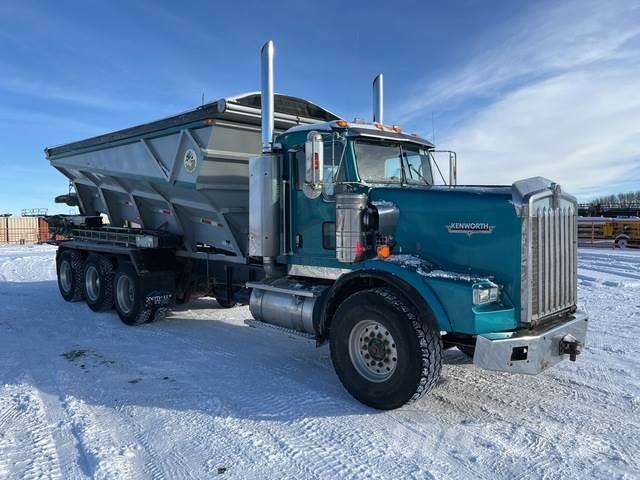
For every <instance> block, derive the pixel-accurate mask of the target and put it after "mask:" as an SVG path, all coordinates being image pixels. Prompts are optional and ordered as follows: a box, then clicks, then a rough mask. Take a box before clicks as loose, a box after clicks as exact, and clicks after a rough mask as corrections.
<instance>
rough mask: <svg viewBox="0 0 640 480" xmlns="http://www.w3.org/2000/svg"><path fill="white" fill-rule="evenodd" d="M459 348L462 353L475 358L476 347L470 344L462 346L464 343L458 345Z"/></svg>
mask: <svg viewBox="0 0 640 480" xmlns="http://www.w3.org/2000/svg"><path fill="white" fill-rule="evenodd" d="M458 350H460V351H461V352H462V353H464V354H465V355H466V356H467V357H471V358H473V356H474V355H475V353H476V347H470V346H467V345H465V346H462V345H458Z"/></svg>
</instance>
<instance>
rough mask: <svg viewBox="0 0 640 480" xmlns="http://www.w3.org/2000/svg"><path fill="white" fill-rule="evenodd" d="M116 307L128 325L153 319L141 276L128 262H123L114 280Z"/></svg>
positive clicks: (121, 318)
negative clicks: (145, 297)
mask: <svg viewBox="0 0 640 480" xmlns="http://www.w3.org/2000/svg"><path fill="white" fill-rule="evenodd" d="M113 285H114V290H115V295H114V297H115V298H114V300H115V307H116V311H117V312H118V316H119V317H120V320H122V321H123V322H124V323H126V324H127V325H140V324H142V323H147V322H150V321H151V320H153V309H152V308H149V307H146V306H145V304H144V302H145V300H144V295H143V294H142V289H141V286H140V277H139V276H138V274H137V272H136V270H135V268H133V265H131V264H130V263H128V262H124V263H121V264H120V265H119V266H118V270H117V272H116V274H115V278H114V281H113Z"/></svg>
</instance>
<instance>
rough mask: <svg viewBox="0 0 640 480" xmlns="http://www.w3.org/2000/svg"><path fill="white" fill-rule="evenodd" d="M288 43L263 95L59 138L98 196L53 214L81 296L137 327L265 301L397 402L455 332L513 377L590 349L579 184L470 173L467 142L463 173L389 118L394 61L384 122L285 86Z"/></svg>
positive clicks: (59, 163) (66, 162) (418, 387)
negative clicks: (343, 114) (172, 313)
mask: <svg viewBox="0 0 640 480" xmlns="http://www.w3.org/2000/svg"><path fill="white" fill-rule="evenodd" d="M273 54H274V49H273V44H272V42H268V43H267V44H265V46H264V47H263V49H262V88H261V91H260V92H259V93H249V94H244V95H239V96H235V97H228V98H224V99H220V100H218V101H216V102H212V103H209V104H206V105H203V106H201V107H198V108H196V109H194V110H191V111H188V112H185V113H183V114H180V115H177V116H174V117H170V118H166V119H163V120H159V121H155V122H151V123H147V124H144V125H140V126H137V127H132V128H127V129H125V130H120V131H117V132H114V133H109V134H106V135H101V136H98V137H94V138H90V139H87V140H82V141H79V142H74V143H70V144H67V145H62V146H58V147H53V148H47V149H45V153H46V157H47V158H48V160H49V161H50V163H51V165H52V166H53V167H55V168H56V169H58V170H59V171H60V172H61V173H62V174H63V175H65V176H66V177H67V178H68V179H69V180H70V182H71V183H72V185H73V192H72V193H71V194H66V195H63V196H61V197H60V199H61V200H62V201H64V202H66V203H68V204H70V205H77V206H78V208H79V210H80V214H79V215H77V216H57V217H56V218H55V219H52V220H50V223H51V224H52V229H53V232H54V233H56V234H57V235H63V236H64V238H65V240H59V241H56V242H55V243H56V245H58V253H57V257H56V262H57V272H58V285H59V288H60V292H61V294H62V296H63V298H64V299H66V300H68V301H85V302H86V303H87V305H88V306H89V307H90V308H91V309H92V310H94V311H97V312H99V311H105V310H109V309H111V308H113V307H115V309H116V311H117V313H118V315H119V317H120V318H121V320H122V321H123V322H124V323H126V324H128V325H138V324H141V323H145V322H149V321H152V320H154V319H155V318H159V317H161V316H162V315H163V314H164V313H166V310H167V309H170V308H171V307H172V306H173V305H176V304H180V303H184V302H188V301H189V300H190V299H193V298H196V297H201V296H213V297H215V298H216V300H217V302H218V303H219V304H220V305H221V306H222V307H226V308H231V307H233V306H234V305H236V304H238V303H240V304H248V305H249V308H250V311H251V314H252V316H253V318H252V319H248V323H249V324H251V325H252V326H259V327H266V328H276V329H278V330H282V331H285V332H287V333H294V334H296V335H300V336H303V337H305V338H308V339H311V340H313V341H314V342H315V343H316V344H317V345H322V344H324V343H326V342H328V343H329V344H330V349H331V358H332V361H333V364H334V367H335V369H336V372H337V374H338V377H339V379H340V381H341V382H342V383H343V385H344V386H345V388H346V389H347V390H348V391H349V392H350V393H351V394H352V395H353V396H354V397H355V398H356V399H358V400H360V401H362V402H363V403H365V404H367V405H370V406H372V407H374V408H379V409H392V408H397V407H400V406H402V405H404V404H406V403H410V402H413V401H415V400H417V399H419V398H420V397H421V396H423V395H424V394H426V393H427V392H429V391H430V390H431V389H432V388H433V387H434V386H435V384H436V382H437V380H438V378H439V376H440V372H441V366H442V350H443V348H452V347H458V348H459V349H461V350H462V351H463V352H466V353H467V354H468V355H470V356H471V357H472V358H473V362H474V363H475V364H476V365H477V366H478V367H481V368H487V369H492V370H498V371H506V372H512V373H524V374H537V373H540V372H542V371H544V370H546V369H547V368H549V367H551V366H553V365H555V364H556V363H558V362H560V361H562V360H565V359H570V360H576V356H577V355H578V354H579V353H580V352H581V350H582V347H583V345H584V342H585V340H586V331H587V321H588V315H587V313H586V312H584V311H580V310H578V309H577V307H576V300H577V275H576V269H577V224H576V215H577V203H576V200H575V198H574V197H572V196H571V195H569V194H567V193H565V192H563V191H562V189H561V188H560V186H559V185H557V184H555V183H553V182H551V181H549V180H547V179H544V178H539V177H537V178H531V179H526V180H520V181H517V182H515V183H513V185H509V186H462V185H457V181H456V175H457V157H456V155H455V153H454V152H446V156H447V158H448V160H449V165H448V167H449V168H448V172H449V178H448V179H445V178H444V176H443V174H442V172H443V171H446V169H445V168H440V166H439V165H438V163H437V162H436V156H435V155H436V153H437V150H436V148H435V146H434V145H433V144H432V143H431V142H429V141H427V140H425V139H423V138H421V137H419V136H417V135H412V134H406V133H404V132H403V131H402V129H401V128H400V127H399V126H397V125H388V124H386V123H385V122H384V110H383V102H382V99H383V78H382V75H379V76H378V77H376V79H375V80H374V114H373V121H372V122H371V123H366V122H364V121H361V120H357V121H353V122H350V121H346V120H345V119H343V118H340V117H339V116H337V115H335V114H334V113H332V112H330V111H328V110H327V109H324V108H322V107H320V106H318V105H316V104H314V103H312V102H310V101H308V100H304V99H300V98H296V97H291V96H287V95H279V94H275V93H274V89H273V85H274V79H273V75H274V73H273ZM443 167H444V166H443ZM437 174H440V176H441V178H442V180H443V183H444V185H437V181H436V178H437V177H436V175H437ZM107 220H108V221H107ZM248 348H250V347H248Z"/></svg>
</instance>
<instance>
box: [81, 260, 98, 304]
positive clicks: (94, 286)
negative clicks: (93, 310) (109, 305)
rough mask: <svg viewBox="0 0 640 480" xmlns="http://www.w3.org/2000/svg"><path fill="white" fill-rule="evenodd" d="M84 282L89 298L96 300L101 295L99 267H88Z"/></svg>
mask: <svg viewBox="0 0 640 480" xmlns="http://www.w3.org/2000/svg"><path fill="white" fill-rule="evenodd" d="M84 283H85V287H86V291H87V298H88V299H89V300H90V301H92V302H95V301H96V300H98V296H99V295H100V274H99V273H98V269H97V268H96V267H94V266H93V265H89V266H88V267H87V271H86V272H85V274H84Z"/></svg>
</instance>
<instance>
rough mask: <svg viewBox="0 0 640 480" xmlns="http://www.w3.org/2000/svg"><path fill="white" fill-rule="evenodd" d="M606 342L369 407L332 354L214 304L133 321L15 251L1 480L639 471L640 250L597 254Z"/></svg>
mask: <svg viewBox="0 0 640 480" xmlns="http://www.w3.org/2000/svg"><path fill="white" fill-rule="evenodd" d="M579 266H580V268H579V283H580V286H579V293H580V302H581V303H582V304H583V306H584V307H586V308H587V309H589V310H590V313H591V317H592V321H591V325H590V332H589V345H588V347H587V348H586V351H585V352H584V354H583V355H582V356H581V357H579V359H578V361H577V362H576V363H570V362H564V363H562V364H561V365H559V366H558V367H556V368H555V369H552V370H550V371H548V372H546V373H544V374H542V375H538V376H535V377H526V376H515V375H508V374H501V373H492V372H488V371H482V370H479V369H477V368H475V367H474V366H473V365H471V364H469V363H468V362H467V361H466V360H465V357H464V356H463V355H462V354H461V353H460V352H458V351H457V350H455V349H454V350H451V351H448V352H447V355H446V365H445V367H444V369H443V378H442V381H441V383H440V385H439V386H438V387H437V388H436V389H435V390H434V391H433V393H432V394H431V395H429V396H427V397H425V398H424V399H422V400H421V401H420V402H418V403H417V404H415V405H412V406H410V407H405V408H403V409H400V410H396V411H392V412H385V413H383V412H378V411H374V410H372V409H369V408H367V407H365V406H363V405H361V404H359V403H358V402H356V401H355V400H353V399H352V398H351V397H350V396H349V395H348V394H347V393H346V392H345V391H344V390H343V388H342V386H341V385H340V384H339V382H338V379H337V377H336V375H335V374H334V372H333V368H332V366H331V361H330V358H329V351H328V349H327V348H326V347H324V348H320V349H316V348H315V347H313V346H311V345H309V344H307V343H305V342H303V341H299V340H293V339H288V338H286V337H284V336H282V335H280V334H278V333H275V332H274V333H271V332H264V331H261V330H255V329H252V328H249V327H247V326H245V325H244V324H243V320H244V319H245V318H247V317H248V311H247V309H246V308H235V309H232V310H221V309H217V308H216V307H215V306H214V305H215V303H213V302H209V301H198V302H196V303H194V304H193V305H190V306H189V308H185V309H182V310H179V311H175V312H174V313H173V314H172V315H171V317H170V318H167V319H166V320H164V321H161V322H157V323H154V324H150V325H144V326H141V327H136V328H131V327H127V326H125V325H123V324H122V323H121V322H120V321H119V320H118V318H117V316H116V314H115V313H103V314H96V313H92V312H91V311H90V310H89V309H88V308H87V306H86V305H84V304H82V303H73V304H71V303H66V302H64V301H63V300H62V298H61V297H60V295H59V293H58V288H57V285H56V282H55V267H54V249H53V248H51V247H47V246H38V247H29V246H23V247H0V478H2V479H4V478H27V479H29V478H61V479H75V478H87V477H95V478H113V479H125V478H159V479H160V478H167V479H173V478H197V479H202V478H213V477H216V478H283V477H288V478H296V479H299V478H336V477H338V478H407V477H414V478H481V479H482V478H487V479H489V478H490V479H494V478H509V479H514V478H541V477H544V478H589V477H594V478H638V477H639V476H640V455H639V454H638V452H639V451H640V361H639V357H640V341H639V340H638V339H639V337H640V252H626V251H625V252H619V251H613V250H595V249H590V250H589V249H585V250H581V252H580V265H579Z"/></svg>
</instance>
